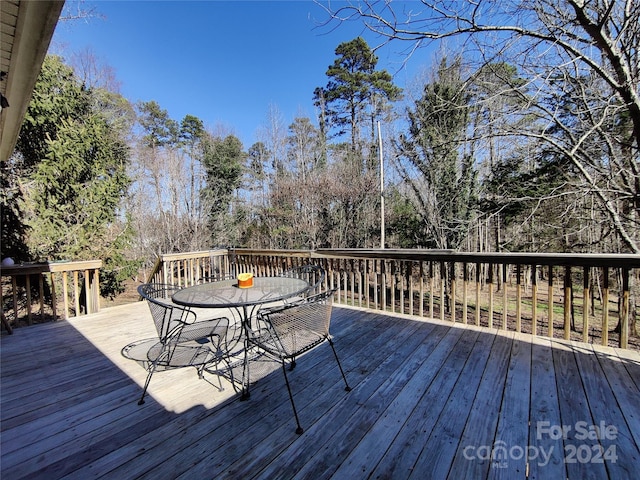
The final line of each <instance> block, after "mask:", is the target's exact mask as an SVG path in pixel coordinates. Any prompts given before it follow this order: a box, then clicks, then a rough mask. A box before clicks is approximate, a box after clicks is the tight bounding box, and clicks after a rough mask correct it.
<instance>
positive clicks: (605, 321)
mask: <svg viewBox="0 0 640 480" xmlns="http://www.w3.org/2000/svg"><path fill="white" fill-rule="evenodd" d="M602 275H603V278H602V345H605V346H607V345H609V267H604V268H603V269H602Z"/></svg>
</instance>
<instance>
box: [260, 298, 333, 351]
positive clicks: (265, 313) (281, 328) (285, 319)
mask: <svg viewBox="0 0 640 480" xmlns="http://www.w3.org/2000/svg"><path fill="white" fill-rule="evenodd" d="M335 291H336V290H335V289H333V290H328V291H326V292H323V293H319V294H317V295H312V296H310V297H308V298H306V299H305V300H304V301H303V302H300V303H296V304H292V305H283V306H280V307H274V308H268V309H264V310H261V311H260V312H259V317H260V319H261V320H262V321H266V322H267V324H268V328H269V329H270V330H271V331H272V332H273V338H272V340H274V339H277V341H276V342H275V343H274V345H277V347H278V351H279V353H281V354H283V356H294V355H298V354H299V353H302V352H304V351H306V350H309V349H310V348H313V347H314V346H316V345H318V344H320V343H322V342H323V341H325V340H326V339H327V338H329V327H330V324H331V309H332V306H333V294H334V293H335Z"/></svg>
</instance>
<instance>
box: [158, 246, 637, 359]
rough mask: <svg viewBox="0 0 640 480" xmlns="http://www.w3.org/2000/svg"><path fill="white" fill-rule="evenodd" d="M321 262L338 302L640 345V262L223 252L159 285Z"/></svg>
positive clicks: (193, 261) (167, 273)
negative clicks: (638, 325)
mask: <svg viewBox="0 0 640 480" xmlns="http://www.w3.org/2000/svg"><path fill="white" fill-rule="evenodd" d="M305 262H313V263H317V264H320V265H322V266H323V267H324V268H325V269H326V271H327V279H326V283H327V286H329V287H338V289H339V290H338V294H337V298H336V301H337V303H342V304H350V305H355V306H359V307H364V308H369V309H374V310H383V311H391V312H397V313H401V314H411V315H418V316H421V317H426V316H428V317H431V318H439V319H441V320H445V319H446V320H449V321H454V322H462V323H471V324H475V325H479V326H485V327H488V328H498V329H508V330H513V331H517V332H525V333H531V334H533V335H545V336H548V337H558V338H564V339H571V340H577V341H582V342H597V343H601V344H603V345H611V346H618V347H622V348H630V347H631V348H640V338H639V337H638V335H637V332H636V321H637V320H640V318H639V317H640V310H639V309H640V281H639V280H640V278H639V276H640V256H639V255H615V254H544V253H542V254H533V253H531V254H530V253H457V252H451V251H433V250H372V249H362V250H360V249H350V250H335V249H323V250H317V251H307V250H299V251H291V250H277V251H276V250H249V249H233V250H214V251H206V252H192V253H185V254H172V255H165V256H163V257H162V258H160V259H158V262H157V264H156V265H157V269H156V271H155V273H154V275H153V280H154V281H162V282H163V283H171V284H178V285H181V286H188V285H192V284H195V283H198V282H199V281H201V280H202V278H204V277H211V276H213V274H227V275H228V274H231V275H236V274H237V273H240V272H247V271H248V272H252V273H254V274H255V275H277V274H278V273H280V272H282V271H283V270H285V269H287V268H289V267H291V266H295V265H299V264H302V263H305Z"/></svg>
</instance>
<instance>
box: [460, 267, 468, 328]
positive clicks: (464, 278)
mask: <svg viewBox="0 0 640 480" xmlns="http://www.w3.org/2000/svg"><path fill="white" fill-rule="evenodd" d="M468 289H469V269H468V268H467V262H463V263H462V323H464V324H465V325H466V324H467V304H468V301H467V291H468Z"/></svg>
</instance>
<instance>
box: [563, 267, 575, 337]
mask: <svg viewBox="0 0 640 480" xmlns="http://www.w3.org/2000/svg"><path fill="white" fill-rule="evenodd" d="M572 296H573V291H572V282H571V267H570V266H568V265H567V266H565V267H564V339H565V340H569V339H570V338H571V306H572V304H573V302H572V301H571V299H572Z"/></svg>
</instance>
